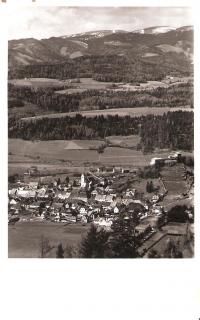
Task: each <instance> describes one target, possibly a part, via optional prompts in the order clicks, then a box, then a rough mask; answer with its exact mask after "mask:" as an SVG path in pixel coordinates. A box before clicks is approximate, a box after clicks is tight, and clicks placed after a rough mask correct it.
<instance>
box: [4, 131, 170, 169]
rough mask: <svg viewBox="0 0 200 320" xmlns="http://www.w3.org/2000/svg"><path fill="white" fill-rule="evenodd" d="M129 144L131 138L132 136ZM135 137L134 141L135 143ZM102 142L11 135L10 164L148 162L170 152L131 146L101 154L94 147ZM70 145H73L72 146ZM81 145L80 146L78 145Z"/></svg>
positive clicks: (147, 163) (144, 163)
mask: <svg viewBox="0 0 200 320" xmlns="http://www.w3.org/2000/svg"><path fill="white" fill-rule="evenodd" d="M128 141H129V144H130V143H131V139H130V138H129V139H128ZM135 141H136V140H135V137H134V138H133V144H134V143H135ZM99 144H102V141H99V140H97V141H96V140H72V141H68V140H66V141H65V140H52V141H34V142H33V141H24V140H21V139H9V146H8V149H9V164H10V165H12V167H13V166H14V164H16V165H17V166H19V167H20V164H21V166H24V164H26V167H27V165H29V166H30V165H31V163H35V164H37V165H38V164H42V163H47V164H56V163H59V162H60V163H63V164H64V163H65V164H67V163H68V165H79V164H82V165H83V164H85V163H86V162H88V163H90V164H93V163H96V164H97V165H101V164H109V165H133V166H146V165H149V162H150V160H151V158H152V157H153V156H158V157H159V156H167V155H168V152H167V151H166V152H165V153H162V152H160V153H156V155H155V154H148V155H143V153H142V152H141V151H137V150H133V149H132V150H131V149H129V148H120V147H108V148H106V149H105V150H104V153H102V154H99V153H98V152H97V151H96V150H91V148H94V147H95V146H98V145H99ZM70 146H71V148H72V149H70ZM78 148H80V149H78Z"/></svg>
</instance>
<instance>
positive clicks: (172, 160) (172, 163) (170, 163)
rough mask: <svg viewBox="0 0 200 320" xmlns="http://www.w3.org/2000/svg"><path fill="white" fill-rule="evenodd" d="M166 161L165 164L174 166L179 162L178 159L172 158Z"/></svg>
mask: <svg viewBox="0 0 200 320" xmlns="http://www.w3.org/2000/svg"><path fill="white" fill-rule="evenodd" d="M164 163H165V165H167V166H169V167H172V166H174V165H175V164H176V163H177V160H176V159H171V158H170V159H166V160H165V162H164Z"/></svg>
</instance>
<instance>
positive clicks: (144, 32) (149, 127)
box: [7, 6, 195, 263]
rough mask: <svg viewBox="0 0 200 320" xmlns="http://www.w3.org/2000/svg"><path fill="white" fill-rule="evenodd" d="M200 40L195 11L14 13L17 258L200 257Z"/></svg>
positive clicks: (11, 251)
mask: <svg viewBox="0 0 200 320" xmlns="http://www.w3.org/2000/svg"><path fill="white" fill-rule="evenodd" d="M193 31H194V27H193V21H192V10H191V8H190V7H134V6H133V7H67V6H65V7H32V8H31V9H30V8H29V7H24V8H18V9H15V10H13V11H12V10H11V11H10V14H9V19H8V84H7V86H8V257H9V258H100V259H101V258H108V259H113V258H130V259H132V258H135V259H136V258H140V259H143V258H144V259H150V258H154V259H155V258H157V259H160V258H171V259H176V258H193V257H194V255H195V253H194V220H195V217H194V212H195V210H194V101H193V100H194V98H193V73H194V58H193V47H194V45H193V43H194V40H193ZM144 263H145V262H144Z"/></svg>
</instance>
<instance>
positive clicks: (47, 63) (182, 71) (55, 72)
mask: <svg viewBox="0 0 200 320" xmlns="http://www.w3.org/2000/svg"><path fill="white" fill-rule="evenodd" d="M157 30H159V28H158V29H157ZM8 53H9V57H8V61H9V78H23V77H50V78H59V79H66V78H74V77H93V78H94V79H96V80H100V81H115V82H119V81H129V82H133V81H143V80H158V79H162V78H163V77H164V76H165V75H167V74H169V73H170V74H173V75H178V76H183V75H190V74H191V73H192V71H193V66H192V61H193V30H192V28H185V29H181V28H178V29H176V30H169V32H166V33H155V34H154V33H150V34H149V33H148V32H147V33H144V34H142V33H140V32H139V33H138V32H124V31H122V30H119V31H118V32H116V33H112V32H100V33H99V32H98V33H95V32H93V33H90V34H87V33H85V34H81V35H72V36H66V37H52V38H49V39H42V40H36V39H32V38H30V39H20V40H13V41H9V48H8Z"/></svg>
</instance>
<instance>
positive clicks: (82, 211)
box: [79, 207, 87, 215]
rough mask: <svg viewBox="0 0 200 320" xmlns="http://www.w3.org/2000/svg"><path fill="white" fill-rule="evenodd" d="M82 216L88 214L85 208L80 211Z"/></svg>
mask: <svg viewBox="0 0 200 320" xmlns="http://www.w3.org/2000/svg"><path fill="white" fill-rule="evenodd" d="M79 213H80V215H86V214H87V210H86V209H85V208H84V207H81V208H80V210H79Z"/></svg>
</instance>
